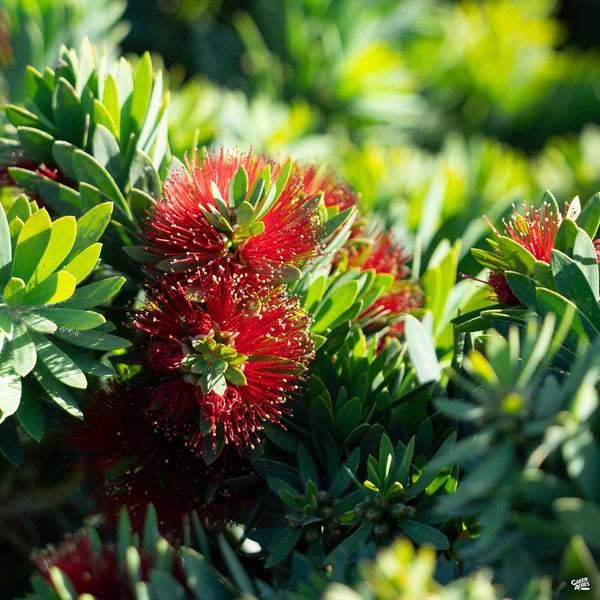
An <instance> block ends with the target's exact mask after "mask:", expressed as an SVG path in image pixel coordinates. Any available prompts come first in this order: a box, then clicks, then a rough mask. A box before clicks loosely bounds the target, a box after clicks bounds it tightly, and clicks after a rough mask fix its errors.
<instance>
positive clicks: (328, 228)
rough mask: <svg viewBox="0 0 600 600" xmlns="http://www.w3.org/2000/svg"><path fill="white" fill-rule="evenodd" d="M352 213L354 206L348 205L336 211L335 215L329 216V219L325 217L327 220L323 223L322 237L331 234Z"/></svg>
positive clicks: (354, 210)
mask: <svg viewBox="0 0 600 600" xmlns="http://www.w3.org/2000/svg"><path fill="white" fill-rule="evenodd" d="M354 213H356V209H355V208H354V207H350V208H347V209H346V210H343V211H342V212H340V213H338V214H337V215H334V216H333V217H331V219H327V221H325V223H323V231H324V237H325V238H327V237H329V236H330V235H332V234H333V233H334V232H335V231H337V229H338V228H339V227H341V226H342V225H343V224H344V223H345V222H346V220H347V219H349V218H350V217H351V216H352V215H354Z"/></svg>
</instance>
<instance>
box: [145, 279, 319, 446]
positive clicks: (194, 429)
mask: <svg viewBox="0 0 600 600" xmlns="http://www.w3.org/2000/svg"><path fill="white" fill-rule="evenodd" d="M309 324H310V322H309V317H308V315H307V314H306V313H305V312H303V311H302V309H301V308H300V305H299V303H298V301H297V300H296V299H295V298H294V297H291V296H289V295H287V294H286V293H285V292H284V291H281V290H277V289H276V288H269V289H267V290H265V289H263V290H262V292H261V295H260V296H258V295H251V294H249V292H248V291H247V288H245V289H242V288H240V287H239V286H238V285H237V284H236V282H235V281H234V280H231V279H226V278H223V277H222V278H220V279H219V278H217V277H216V276H214V277H211V278H205V279H203V280H202V281H200V282H199V283H198V284H197V286H195V287H194V288H188V289H186V290H184V289H183V288H182V287H181V285H179V284H178V283H173V280H172V279H170V278H169V279H166V280H165V281H163V282H162V284H161V286H160V287H159V288H154V289H150V290H149V293H148V298H147V304H146V307H145V308H143V309H142V310H140V311H139V312H138V313H137V314H136V315H135V316H134V326H135V327H137V328H138V329H140V330H142V331H145V332H146V333H148V334H150V339H149V340H148V341H147V342H146V343H145V346H144V348H143V349H144V350H145V352H146V354H147V356H148V361H149V364H151V365H152V367H153V368H154V369H156V370H158V371H159V372H161V373H163V374H165V375H168V376H170V379H169V380H168V381H167V382H165V383H163V384H162V385H161V386H159V387H158V388H157V389H156V390H155V392H154V393H153V394H152V397H151V399H150V406H151V409H152V411H153V413H154V414H156V415H157V418H158V419H159V420H160V418H161V414H162V416H163V418H166V419H167V420H168V421H169V422H171V423H172V426H173V427H174V429H175V430H176V431H177V432H178V433H181V434H183V435H186V436H187V438H188V442H189V443H190V445H192V446H193V447H198V445H199V442H200V441H201V435H200V429H201V427H200V421H201V418H200V417H202V419H203V420H204V422H205V423H208V424H210V426H211V428H212V432H213V437H215V436H216V434H217V427H218V425H221V426H222V427H223V434H224V438H225V442H234V443H236V444H244V445H245V444H248V443H250V442H251V440H252V439H253V438H255V437H256V431H257V430H259V429H260V428H261V423H262V422H264V421H273V422H277V421H279V419H280V417H281V413H282V412H283V411H284V410H285V409H284V408H283V407H282V404H283V403H284V402H285V399H286V397H288V396H289V395H290V394H291V393H293V392H294V391H295V390H296V389H297V387H298V384H299V382H300V380H301V379H302V377H303V376H304V373H305V370H306V366H307V364H308V362H309V360H310V359H311V357H312V344H311V341H310V337H309Z"/></svg>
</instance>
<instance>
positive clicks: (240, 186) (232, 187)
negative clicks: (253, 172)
mask: <svg viewBox="0 0 600 600" xmlns="http://www.w3.org/2000/svg"><path fill="white" fill-rule="evenodd" d="M247 193H248V173H246V169H244V167H240V168H239V169H238V170H237V171H236V173H235V175H234V176H233V177H232V179H231V182H230V184H229V208H232V209H233V208H238V207H239V206H240V205H241V204H242V202H243V201H244V200H245V199H246V194H247Z"/></svg>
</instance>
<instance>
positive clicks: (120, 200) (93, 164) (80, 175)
mask: <svg viewBox="0 0 600 600" xmlns="http://www.w3.org/2000/svg"><path fill="white" fill-rule="evenodd" d="M73 166H74V168H75V173H76V175H77V179H79V180H80V181H83V182H86V183H89V184H93V185H95V186H96V187H97V188H98V189H99V190H100V191H101V192H103V193H104V194H106V195H107V196H108V197H109V198H110V199H111V200H113V201H114V202H115V203H116V204H117V205H118V206H120V207H121V208H122V209H123V210H124V211H125V213H126V214H128V213H129V206H128V205H127V202H126V201H125V198H124V197H123V194H122V193H121V191H120V190H119V187H118V186H117V184H116V183H115V180H114V179H113V178H112V177H111V176H110V174H109V173H108V171H107V170H106V169H105V168H104V167H103V166H102V165H101V164H100V163H99V162H98V161H97V160H96V159H95V158H93V157H92V156H90V155H89V154H87V153H85V152H83V151H82V150H76V151H75V157H74V160H73Z"/></svg>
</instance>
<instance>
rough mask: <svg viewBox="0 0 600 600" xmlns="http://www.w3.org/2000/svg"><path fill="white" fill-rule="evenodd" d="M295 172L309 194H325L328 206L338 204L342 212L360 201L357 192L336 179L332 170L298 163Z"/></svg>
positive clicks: (324, 199)
mask: <svg viewBox="0 0 600 600" xmlns="http://www.w3.org/2000/svg"><path fill="white" fill-rule="evenodd" d="M295 174H296V175H297V176H298V177H299V178H300V180H301V181H302V187H303V188H304V190H305V192H306V193H308V195H309V196H316V195H317V194H319V193H322V194H323V202H324V203H325V206H326V207H327V208H329V207H332V206H337V207H338V208H339V210H340V212H341V211H343V210H346V209H347V208H352V207H353V206H356V205H357V203H358V196H357V194H356V192H354V190H353V189H352V188H351V187H350V186H348V185H346V184H344V183H341V182H339V181H336V179H335V177H334V176H333V174H332V173H331V172H330V171H327V170H321V169H317V168H316V167H315V166H314V165H311V166H310V167H307V168H306V167H303V166H300V165H297V166H296V169H295Z"/></svg>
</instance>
